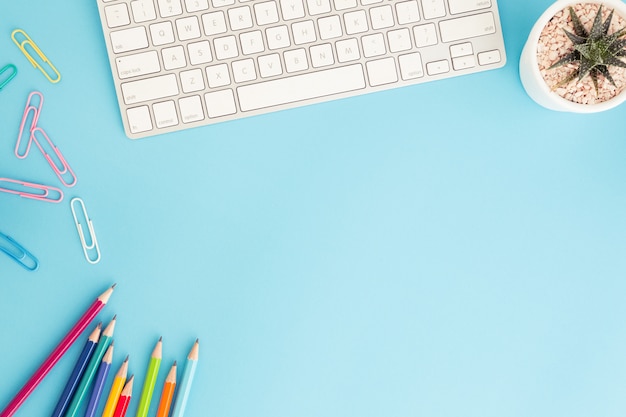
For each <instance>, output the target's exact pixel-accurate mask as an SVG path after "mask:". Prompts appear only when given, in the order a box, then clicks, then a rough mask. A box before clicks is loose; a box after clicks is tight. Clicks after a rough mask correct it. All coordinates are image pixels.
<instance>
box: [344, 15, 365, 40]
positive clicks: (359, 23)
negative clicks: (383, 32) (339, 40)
mask: <svg viewBox="0 0 626 417" xmlns="http://www.w3.org/2000/svg"><path fill="white" fill-rule="evenodd" d="M343 20H344V23H345V24H346V33H347V34H348V35H353V34H355V33H362V32H367V29H368V26H367V15H366V14H365V10H357V11H356V12H348V13H346V14H344V15H343Z"/></svg>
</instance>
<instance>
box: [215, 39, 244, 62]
mask: <svg viewBox="0 0 626 417" xmlns="http://www.w3.org/2000/svg"><path fill="white" fill-rule="evenodd" d="M213 44H214V45H215V56H216V57H217V59H220V60H221V59H230V58H235V57H237V56H239V51H238V50H237V38H236V37H235V36H233V35H231V36H224V37H223V38H216V39H214V40H213Z"/></svg>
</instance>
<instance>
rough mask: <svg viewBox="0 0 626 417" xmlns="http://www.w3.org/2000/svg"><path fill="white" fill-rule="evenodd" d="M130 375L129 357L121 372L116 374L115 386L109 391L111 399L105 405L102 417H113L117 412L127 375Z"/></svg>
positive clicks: (121, 367)
mask: <svg viewBox="0 0 626 417" xmlns="http://www.w3.org/2000/svg"><path fill="white" fill-rule="evenodd" d="M127 373H128V356H127V357H126V359H125V360H124V363H122V366H120V369H119V371H117V374H115V378H113V384H112V385H111V391H109V398H108V399H107V402H106V404H105V405H104V411H103V412H102V417H113V413H114V412H115V407H116V406H117V401H118V400H119V399H120V394H121V393H122V389H124V384H125V383H126V374H127Z"/></svg>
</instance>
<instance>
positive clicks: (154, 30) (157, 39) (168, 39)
mask: <svg viewBox="0 0 626 417" xmlns="http://www.w3.org/2000/svg"><path fill="white" fill-rule="evenodd" d="M150 36H151V37H152V43H153V44H154V45H155V46H160V45H166V44H168V43H172V42H174V29H172V23H171V22H162V23H155V24H153V25H150Z"/></svg>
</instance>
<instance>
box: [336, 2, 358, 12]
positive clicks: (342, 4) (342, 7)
mask: <svg viewBox="0 0 626 417" xmlns="http://www.w3.org/2000/svg"><path fill="white" fill-rule="evenodd" d="M334 2H335V9H337V10H345V9H351V8H353V7H356V5H357V3H356V0H334Z"/></svg>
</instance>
